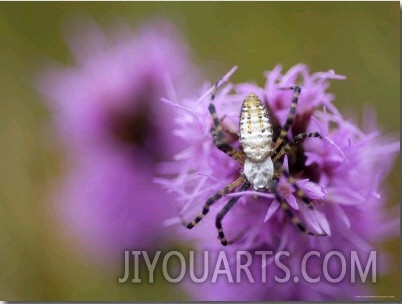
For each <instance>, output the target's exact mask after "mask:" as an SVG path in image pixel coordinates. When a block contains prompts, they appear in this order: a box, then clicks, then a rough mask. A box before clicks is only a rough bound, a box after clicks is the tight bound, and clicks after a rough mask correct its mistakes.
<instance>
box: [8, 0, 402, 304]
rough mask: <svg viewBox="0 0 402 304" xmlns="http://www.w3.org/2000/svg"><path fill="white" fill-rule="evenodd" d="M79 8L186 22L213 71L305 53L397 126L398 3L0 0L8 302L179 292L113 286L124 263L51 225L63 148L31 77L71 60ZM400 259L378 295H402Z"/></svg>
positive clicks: (345, 104)
mask: <svg viewBox="0 0 402 304" xmlns="http://www.w3.org/2000/svg"><path fill="white" fill-rule="evenodd" d="M82 13H84V14H87V15H89V16H90V17H92V18H93V19H94V20H95V21H96V22H98V24H99V25H100V26H101V27H102V28H104V29H107V28H108V25H111V24H113V23H115V22H116V21H119V20H123V21H125V22H127V23H129V24H133V25H135V24H136V23H138V22H139V21H141V20H144V19H147V17H151V16H154V15H155V14H158V15H166V16H167V17H168V18H169V19H170V20H171V21H173V22H174V23H176V25H177V26H178V27H179V28H180V29H181V30H182V31H183V33H184V35H185V36H186V37H187V39H188V42H189V44H190V46H191V48H192V49H193V51H194V53H193V54H194V59H195V61H196V62H197V63H198V64H199V66H200V67H201V68H203V69H204V71H205V74H206V75H207V76H208V77H209V79H211V80H215V79H216V78H217V77H219V76H221V75H222V74H223V73H224V72H226V71H227V70H228V69H229V68H230V67H232V66H233V65H238V66H239V70H238V72H237V73H236V74H235V75H234V77H233V81H235V82H243V81H248V80H255V81H257V82H258V83H260V84H263V83H264V78H263V71H265V70H267V69H271V68H272V67H273V66H274V65H276V64H277V63H282V64H283V65H284V68H285V69H288V68H289V67H291V66H292V65H294V64H296V63H299V62H304V63H306V64H308V65H309V66H310V68H311V71H326V70H328V69H334V70H335V71H336V72H337V73H339V74H343V75H346V76H347V77H348V80H347V81H334V82H333V83H332V85H331V88H330V91H332V92H333V93H334V94H335V95H336V104H337V106H338V107H339V108H340V109H341V110H345V111H350V112H352V111H353V112H354V113H362V110H363V107H364V106H366V105H374V106H375V108H376V109H377V113H378V120H379V123H380V125H381V127H382V130H383V131H384V132H386V133H399V129H400V122H399V121H400V116H399V113H400V103H399V100H400V95H399V84H400V23H399V22H400V12H399V2H392V3H391V2H387V3H379V2H378V3H372V2H370V3H369V2H366V3H361V2H359V3H357V2H356V3H346V2H343V3H336V2H333V3H323V2H322V3H314V2H309V3H292V2H286V3H278V2H276V3H270V2H258V3H257V2H247V3H246V2H243V3H242V2H232V3H229V2H221V3H214V2H205V3H203V2H193V3H181V2H174V3H169V2H150V3H145V2H116V3H108V2H102V3H91V2H86V3H79V2H78V3H77V2H71V3H68V2H54V3H46V2H42V3H39V2H38V3H32V2H29V3H28V2H26V3H24V2H19V3H11V2H2V3H0V46H1V47H0V145H1V149H0V153H1V157H0V244H1V245H0V246H1V247H0V298H1V299H8V300H24V299H25V300H27V299H30V300H177V299H186V296H185V295H182V294H179V293H178V291H177V290H175V289H174V288H172V286H169V285H167V283H164V282H163V280H157V283H154V284H152V285H145V284H137V285H134V284H130V283H128V284H118V283H117V278H118V277H119V276H121V273H122V271H120V270H122V267H121V269H120V268H119V269H118V271H116V270H115V269H113V268H111V267H109V268H108V267H107V266H105V265H101V264H100V263H95V262H93V261H91V259H90V258H87V259H85V258H82V257H81V256H80V254H79V252H77V250H76V249H74V246H73V240H71V239H69V238H68V236H67V235H66V234H63V231H60V229H59V228H58V226H57V223H56V222H55V220H54V219H53V218H52V215H51V212H50V211H49V210H50V206H51V201H49V199H48V195H49V192H50V191H51V189H52V187H53V186H54V185H55V184H57V180H58V179H59V178H61V177H62V176H63V156H62V153H63V151H60V150H57V149H56V151H55V150H52V149H51V148H50V147H49V143H48V142H47V140H48V134H46V132H45V130H44V126H46V123H48V122H49V120H50V117H49V113H48V111H47V110H46V108H45V107H44V106H43V104H42V103H41V101H40V96H39V95H38V94H37V93H36V92H35V90H34V89H33V86H32V81H33V79H34V78H33V76H34V75H35V73H36V72H37V71H39V70H40V69H41V68H42V65H41V63H43V62H45V61H46V60H47V59H50V58H51V59H55V60H57V61H61V62H65V63H68V62H69V60H71V55H70V54H69V52H68V50H67V48H66V45H65V43H64V41H63V37H62V35H61V33H62V29H63V27H64V26H65V25H66V23H68V22H69V21H70V20H71V19H72V18H74V16H76V15H78V14H82ZM398 168H399V159H398V162H397V163H396V166H395V169H394V171H393V172H392V174H391V176H390V178H389V187H388V189H389V192H390V194H389V202H388V204H389V206H394V205H397V204H399V192H400V189H399V183H400V173H399V170H398ZM381 246H382V247H383V248H384V249H383V250H385V251H387V252H389V253H390V254H391V255H392V256H393V257H394V258H395V260H396V261H398V262H397V263H398V265H392V266H394V267H391V268H392V271H393V273H391V274H390V275H387V276H385V277H381V278H380V279H379V281H378V284H377V286H376V288H378V290H377V294H378V295H393V296H395V298H394V300H397V299H398V298H399V297H400V291H399V285H400V283H399V280H400V279H399V239H398V240H393V241H389V242H386V243H384V244H381Z"/></svg>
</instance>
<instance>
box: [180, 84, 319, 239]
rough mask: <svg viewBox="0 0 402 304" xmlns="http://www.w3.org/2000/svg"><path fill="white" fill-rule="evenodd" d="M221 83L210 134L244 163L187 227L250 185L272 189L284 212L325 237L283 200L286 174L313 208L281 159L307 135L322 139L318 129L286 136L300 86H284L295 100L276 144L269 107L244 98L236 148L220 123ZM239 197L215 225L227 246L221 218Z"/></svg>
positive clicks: (304, 229)
mask: <svg viewBox="0 0 402 304" xmlns="http://www.w3.org/2000/svg"><path fill="white" fill-rule="evenodd" d="M219 82H220V81H218V82H216V84H215V85H214V87H213V90H212V94H211V99H210V103H209V107H208V109H209V112H210V114H211V117H212V121H213V125H212V127H211V135H212V138H213V142H214V144H215V146H216V147H217V148H218V149H219V150H221V151H222V152H224V153H226V154H227V155H229V156H230V157H232V158H233V159H234V160H235V161H237V162H238V163H240V164H241V165H242V166H243V172H241V174H240V176H239V177H238V178H236V179H235V180H234V181H233V182H232V183H230V184H229V185H227V186H225V187H224V188H223V189H222V190H220V191H218V192H217V193H215V194H214V195H212V196H211V197H210V198H208V200H207V201H206V202H205V204H204V207H203V209H202V211H201V213H200V214H199V215H198V216H197V217H196V218H195V219H194V220H193V221H191V222H189V223H186V222H184V221H183V224H184V226H185V227H187V228H188V229H192V228H193V227H195V226H196V225H197V224H198V223H199V222H200V221H201V220H202V219H203V218H204V217H205V215H206V214H207V213H208V212H209V209H210V206H211V205H212V204H214V203H215V202H216V201H218V200H219V199H220V198H222V197H223V196H224V195H226V194H227V193H230V192H233V191H235V190H236V189H238V190H239V191H245V190H247V189H248V188H249V187H250V186H253V188H254V189H255V190H259V191H262V190H268V191H270V192H272V193H273V194H274V195H275V198H276V200H277V201H278V203H279V205H280V206H281V208H282V209H283V211H284V212H285V213H286V214H287V215H288V216H289V218H290V220H291V222H292V223H293V224H294V225H295V226H296V227H297V228H298V229H299V230H300V231H301V232H303V233H306V234H308V235H312V236H325V235H326V234H325V233H324V232H322V233H316V232H311V231H309V230H308V229H307V227H306V225H305V224H304V223H303V222H302V221H301V220H300V219H299V218H298V217H297V216H296V215H295V214H294V213H293V211H292V209H291V207H290V206H289V205H288V203H287V202H286V200H285V199H283V197H282V196H281V194H280V191H279V187H278V181H279V177H280V176H285V177H286V178H287V180H288V182H289V183H290V184H291V185H292V186H293V188H295V193H296V195H297V196H298V197H299V198H300V199H301V200H302V201H303V203H305V204H306V205H307V207H308V208H309V209H314V205H313V202H312V201H311V200H310V199H309V198H308V197H307V196H306V195H305V193H304V192H303V190H302V189H300V188H299V186H298V185H297V184H296V180H295V179H294V178H293V177H292V176H290V174H289V172H287V171H286V170H284V169H283V167H282V163H281V162H280V159H281V158H282V156H283V155H285V154H286V153H287V152H289V151H290V150H291V148H292V147H294V146H295V145H297V144H298V143H299V142H300V141H302V140H303V139H305V138H307V137H318V138H321V135H320V134H319V133H318V132H311V133H300V134H297V135H296V136H294V137H293V139H292V140H288V139H287V134H288V131H289V129H290V127H291V126H292V124H293V121H294V119H295V116H296V106H297V102H298V100H299V95H300V93H301V88H300V87H298V86H293V87H289V88H285V89H290V90H293V97H292V103H291V105H290V109H289V114H288V117H287V120H286V122H285V124H284V126H283V127H282V128H281V130H280V133H279V136H278V138H277V139H276V141H275V143H273V140H272V126H271V123H270V120H269V116H268V111H267V109H266V107H265V106H263V105H262V103H261V101H260V99H259V98H258V97H257V95H256V94H254V93H250V94H248V95H247V96H246V98H245V99H244V101H243V104H242V107H241V111H240V130H239V140H240V143H241V147H242V149H240V150H237V149H235V148H233V147H232V146H231V145H230V144H229V143H228V142H227V140H226V136H225V131H224V129H223V127H222V125H221V119H219V117H218V115H217V113H216V109H215V105H214V100H215V95H216V91H217V89H218V87H219ZM238 200H239V197H233V198H231V199H230V200H229V201H228V202H227V203H226V205H225V206H224V207H223V208H222V209H221V211H220V212H219V213H218V215H217V217H216V221H215V226H216V228H217V230H218V238H219V240H220V241H221V243H222V245H224V246H226V245H228V244H230V243H232V242H229V241H228V240H227V239H226V237H225V234H224V232H223V227H222V220H223V218H224V217H225V216H226V214H227V213H228V212H229V210H230V209H231V208H232V207H233V206H234V205H235V204H236V202H237V201H238Z"/></svg>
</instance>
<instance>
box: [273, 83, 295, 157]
mask: <svg viewBox="0 0 402 304" xmlns="http://www.w3.org/2000/svg"><path fill="white" fill-rule="evenodd" d="M285 89H290V90H293V97H292V104H291V105H290V109H289V114H288V118H287V119H286V122H285V125H284V126H283V128H282V130H281V132H280V133H279V137H278V139H277V140H276V142H275V145H274V151H275V150H276V149H278V147H279V146H280V145H281V143H282V142H283V140H284V139H285V138H286V135H287V134H288V132H289V129H290V126H291V125H292V124H293V121H294V119H295V116H296V107H297V102H298V101H299V96H300V92H301V88H300V87H299V86H294V87H290V88H285Z"/></svg>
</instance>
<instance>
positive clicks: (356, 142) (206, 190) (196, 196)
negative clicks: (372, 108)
mask: <svg viewBox="0 0 402 304" xmlns="http://www.w3.org/2000/svg"><path fill="white" fill-rule="evenodd" d="M281 71H282V68H281V66H277V67H275V68H274V69H273V70H272V71H269V72H267V73H266V74H265V75H266V78H267V81H266V85H265V87H264V88H260V87H258V86H256V85H254V84H250V83H245V84H239V85H236V86H234V92H232V91H233V90H232V89H233V85H231V84H227V85H224V86H222V87H221V88H220V89H219V90H218V93H217V95H216V99H215V106H216V108H217V113H218V116H219V117H224V118H223V126H224V128H225V129H227V130H231V131H232V132H234V133H236V132H237V130H238V125H239V113H240V107H241V102H242V101H243V99H244V97H245V96H246V95H247V94H248V93H249V92H255V93H256V94H257V95H258V96H259V97H260V98H261V100H262V101H263V102H265V103H266V105H267V106H268V107H269V109H270V114H271V120H272V122H273V130H274V132H278V130H279V126H280V125H283V124H284V122H285V120H286V117H287V115H288V113H289V106H290V103H291V99H292V98H291V96H292V92H290V91H284V90H280V89H279V88H281V87H289V86H293V85H295V84H298V85H300V86H301V88H302V93H301V96H300V100H299V104H298V107H297V116H296V119H295V122H294V125H293V126H292V128H291V132H290V137H291V136H292V135H296V134H298V133H301V132H305V131H307V132H313V131H318V132H320V133H321V134H322V136H323V139H322V140H321V139H313V138H310V139H306V140H305V141H304V143H302V144H300V145H298V146H297V147H295V148H294V149H292V151H290V152H289V153H288V155H287V156H286V157H285V164H284V165H285V166H288V167H289V170H290V174H291V175H292V176H293V177H294V178H295V179H296V180H297V181H298V182H297V183H298V185H299V187H300V188H302V189H303V190H304V191H305V193H306V194H307V195H308V196H309V197H310V198H311V199H312V200H314V205H315V209H314V210H309V209H308V208H307V207H306V205H305V204H304V203H303V202H302V201H301V200H300V199H299V198H298V197H297V196H296V195H295V193H294V191H295V190H294V188H292V187H290V185H289V184H288V183H287V182H286V181H285V179H283V178H281V179H280V181H279V189H280V191H281V193H282V195H283V196H284V198H285V199H286V201H287V202H288V203H289V205H290V207H291V208H292V209H293V211H294V213H295V214H297V215H298V216H299V217H300V218H301V219H302V220H303V221H304V222H305V223H306V225H307V227H309V229H310V230H312V231H316V232H318V233H321V232H322V231H324V232H326V233H327V234H328V236H326V237H312V236H309V235H306V234H303V233H301V232H300V231H299V230H298V229H297V228H296V227H295V226H294V225H293V224H292V223H291V221H290V220H289V218H288V216H287V215H286V214H285V212H284V211H283V210H282V209H281V208H278V203H277V202H276V200H275V196H274V195H273V194H271V193H269V192H256V191H251V190H248V191H246V192H243V195H242V197H241V198H240V200H239V202H238V203H237V205H236V206H235V207H234V208H233V209H231V210H230V212H229V213H228V215H227V216H226V217H225V219H224V222H223V226H224V229H225V234H226V236H227V237H228V239H235V240H236V241H235V242H234V243H233V244H231V245H230V246H228V247H223V246H222V245H221V244H220V242H219V241H218V240H217V239H216V235H217V231H216V228H215V225H214V221H215V216H216V212H217V211H219V210H220V209H221V208H222V206H223V205H222V203H223V202H222V201H227V200H228V198H229V197H233V196H238V194H237V193H233V194H228V195H226V199H225V198H223V199H221V200H220V202H217V203H215V205H213V206H212V207H211V212H210V213H209V214H208V215H207V216H206V217H205V218H204V219H203V221H201V222H200V224H199V225H198V226H197V227H195V228H194V229H193V230H191V231H188V232H187V235H188V238H189V239H191V238H192V239H197V240H198V242H197V250H198V253H199V254H200V252H202V251H204V250H208V251H209V253H210V256H212V257H213V258H214V259H215V261H216V259H217V256H218V254H219V252H220V251H222V250H225V252H226V253H227V256H228V257H229V258H228V259H229V264H230V269H231V273H232V274H235V273H236V265H235V262H236V251H238V250H243V251H247V252H249V253H251V254H252V257H253V260H252V261H253V262H252V264H251V266H250V270H251V273H252V275H253V277H254V278H255V282H253V283H250V282H249V281H248V280H247V278H244V276H243V278H242V280H241V282H236V281H235V282H233V283H228V280H227V278H226V277H225V276H223V277H221V278H220V279H219V280H218V281H217V282H216V283H215V282H211V275H210V276H209V279H207V280H206V281H205V282H204V283H194V282H190V281H187V282H186V283H185V288H186V289H187V290H188V291H189V294H192V295H195V296H194V298H195V299H197V300H215V301H216V300H240V301H250V300H336V299H343V300H345V299H347V300H359V299H358V298H356V297H355V296H359V295H368V294H370V289H369V288H368V287H367V286H365V284H362V283H361V282H360V283H359V280H357V282H356V283H351V282H350V277H351V275H350V267H347V269H346V273H345V276H344V278H343V279H342V280H341V281H340V282H338V283H331V282H329V281H328V280H326V279H325V278H324V276H323V259H324V257H325V255H326V254H327V253H329V252H331V251H339V252H340V253H341V254H343V256H344V257H345V260H346V262H347V265H350V262H351V261H350V260H351V258H350V256H351V251H356V252H357V254H358V256H359V258H360V261H361V263H362V265H366V264H364V263H366V261H367V258H368V256H369V254H370V251H371V250H374V249H375V247H373V246H374V244H375V243H376V242H379V241H383V240H385V239H389V238H392V237H395V236H396V235H397V234H398V230H399V229H397V228H398V227H399V217H397V216H395V214H393V215H391V214H390V213H389V212H387V211H386V210H385V202H386V193H385V192H384V191H383V187H382V186H383V183H384V181H385V178H386V177H387V174H388V173H389V171H390V169H391V167H392V165H393V162H394V160H395V157H396V156H397V155H398V152H399V141H398V140H397V139H394V138H391V137H385V136H382V135H381V134H380V132H379V131H378V130H375V131H372V132H363V131H362V130H360V129H359V128H358V127H357V126H356V124H354V123H353V122H351V121H348V120H346V119H344V118H343V117H342V115H341V114H340V112H339V111H338V110H337V109H336V107H335V106H334V104H333V103H332V101H333V99H334V97H333V95H331V94H329V93H327V92H326V89H327V88H328V87H329V81H330V80H331V79H345V77H344V76H340V75H337V74H335V73H334V72H333V71H332V70H330V71H328V72H321V73H314V74H309V71H308V68H307V67H306V66H305V65H302V64H299V65H296V66H294V67H293V68H291V69H290V70H289V71H288V72H287V73H285V74H282V72H281ZM232 73H233V70H231V72H229V73H228V74H227V75H226V76H225V77H224V78H223V79H224V81H226V80H227V79H228V78H229V77H230V75H231V74H232ZM211 90H212V89H211V88H210V89H205V93H204V94H203V95H202V96H201V97H200V98H198V99H197V100H194V99H183V100H181V101H180V103H179V104H176V108H177V109H178V111H177V113H178V114H177V115H176V128H175V133H176V134H178V135H179V136H181V137H182V138H183V140H184V141H186V143H187V144H186V146H187V148H185V149H184V150H183V151H182V152H180V153H179V154H178V155H177V156H176V159H175V161H174V162H172V163H170V164H169V168H170V172H174V171H175V173H176V177H175V178H165V179H161V180H159V182H160V183H162V184H163V185H164V186H165V187H166V188H167V189H168V190H169V191H170V192H173V193H174V194H175V195H176V200H177V201H178V202H179V203H180V204H181V206H182V212H181V216H182V217H184V218H185V219H186V220H187V221H191V220H193V219H194V217H195V216H196V215H198V214H199V212H200V211H201V210H202V206H203V204H204V203H205V202H206V200H207V198H208V197H210V196H211V195H213V194H214V193H216V192H217V191H218V190H220V189H222V188H223V187H224V186H226V185H228V184H229V183H231V182H232V181H233V180H234V179H235V178H237V177H238V176H239V175H240V174H241V172H242V169H243V168H242V167H241V166H240V165H239V164H238V163H237V162H235V161H234V160H233V159H231V158H230V157H228V156H227V155H225V154H224V153H222V152H221V151H219V150H218V149H217V148H216V147H215V146H214V144H213V142H212V139H211V135H210V133H209V130H210V128H211V124H212V120H211V117H210V114H209V112H208V103H209V99H210V93H211ZM376 128H377V127H376V126H373V125H372V124H371V129H372V130H373V129H376ZM229 137H230V138H231V142H230V143H231V144H232V145H233V146H235V147H239V142H238V139H237V138H236V136H231V135H229V134H228V138H229ZM175 221H176V222H180V219H179V218H176V220H171V221H170V223H173V222H175ZM183 229H185V228H183ZM281 250H284V251H287V252H289V255H290V256H289V258H286V257H285V258H284V260H285V262H283V263H284V264H286V265H287V267H288V268H289V269H290V273H291V278H290V280H288V281H287V282H286V283H278V282H276V281H275V280H274V276H275V275H276V276H278V277H280V278H283V277H284V276H285V273H284V271H283V270H282V269H279V268H278V266H276V265H275V263H273V260H274V256H271V257H268V259H267V260H266V261H264V262H263V263H262V267H264V268H265V269H266V273H267V282H266V283H263V282H261V279H259V280H258V279H256V278H260V277H261V256H259V257H257V256H256V255H255V254H254V253H255V251H273V253H277V252H279V251H281ZM313 250H315V251H318V252H319V253H320V255H321V256H320V257H314V258H311V259H309V261H308V264H307V272H308V275H309V276H310V277H311V278H316V277H317V276H321V280H320V281H319V282H317V283H309V282H308V281H307V280H305V279H304V278H305V277H302V275H301V261H302V259H303V256H304V255H305V254H306V253H307V252H310V251H313ZM384 257H385V255H384V254H383V253H381V252H378V259H377V268H378V272H381V271H384V270H385V265H384V264H383V260H384V259H385V258H384ZM282 260H283V259H282ZM334 260H336V257H335V258H334V259H333V260H332V261H331V262H330V263H329V267H328V272H329V274H330V275H331V277H332V278H337V277H338V276H339V273H340V265H339V263H337V262H339V259H338V260H337V261H334ZM199 261H200V263H201V264H203V259H202V258H201V259H199ZM199 266H200V268H201V269H203V266H202V265H199ZM209 266H210V270H211V271H212V270H213V269H214V267H215V262H214V261H213V259H211V260H210V264H209ZM295 276H297V277H299V278H300V281H299V282H294V281H293V277H295ZM369 278H370V276H369Z"/></svg>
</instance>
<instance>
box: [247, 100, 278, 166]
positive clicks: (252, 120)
mask: <svg viewBox="0 0 402 304" xmlns="http://www.w3.org/2000/svg"><path fill="white" fill-rule="evenodd" d="M240 142H241V145H242V147H243V151H244V153H245V154H246V156H247V157H248V158H249V159H251V160H252V161H254V162H261V161H263V160H265V159H266V158H267V156H268V155H269V154H270V153H271V150H272V130H271V123H270V121H269V118H268V113H267V109H266V108H265V107H264V106H263V105H262V104H261V101H260V100H259V98H258V97H257V95H255V94H254V93H250V94H248V95H247V97H246V99H245V100H244V102H243V105H242V108H241V114H240Z"/></svg>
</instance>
